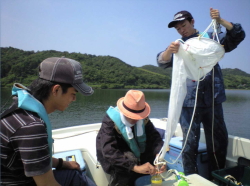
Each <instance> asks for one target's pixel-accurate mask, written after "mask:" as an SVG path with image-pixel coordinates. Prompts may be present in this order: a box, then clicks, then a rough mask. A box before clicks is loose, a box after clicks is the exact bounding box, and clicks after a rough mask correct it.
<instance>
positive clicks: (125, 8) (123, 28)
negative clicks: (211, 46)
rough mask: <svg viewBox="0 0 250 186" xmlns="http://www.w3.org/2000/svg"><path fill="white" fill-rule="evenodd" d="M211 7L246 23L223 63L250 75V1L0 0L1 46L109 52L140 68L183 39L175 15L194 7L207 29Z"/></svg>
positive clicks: (153, 62)
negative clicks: (242, 37)
mask: <svg viewBox="0 0 250 186" xmlns="http://www.w3.org/2000/svg"><path fill="white" fill-rule="evenodd" d="M210 7H212V8H214V9H218V10H219V11H220V15H221V17H222V18H223V19H226V20H227V21H230V22H233V23H241V24H242V27H243V29H244V30H245V32H246V38H245V40H244V41H243V42H242V43H241V44H240V45H239V46H238V47H237V48H236V49H235V50H233V51H232V52H230V53H227V54H226V55H225V56H224V57H223V59H222V60H221V61H220V65H221V67H222V68H233V69H234V68H238V69H241V70H243V71H245V72H247V73H250V50H249V48H250V36H249V33H250V0H208V1H205V0H188V1H187V0H1V1H0V12H1V37H0V41H1V42H0V45H1V47H14V48H18V49H22V50H25V51H35V52H36V51H44V50H56V51H61V52H63V51H68V52H70V53H71V52H77V53H78V52H79V53H82V54H92V55H98V56H99V55H101V56H107V55H109V56H113V57H117V58H119V59H121V60H122V61H123V62H125V63H127V64H130V65H132V66H136V67H141V66H143V65H154V66H157V64H156V55H157V53H159V52H160V51H163V50H165V49H166V48H167V47H168V45H169V44H170V43H171V42H173V41H175V40H177V39H180V35H179V34H178V33H177V31H176V30H175V28H168V26H167V25H168V23H169V22H170V21H172V19H173V17H174V14H175V13H177V12H178V11H180V10H187V11H189V12H190V13H191V14H192V15H193V17H194V19H195V28H196V29H198V30H199V31H201V32H202V31H204V30H205V29H206V28H207V26H208V25H209V24H210V23H211V18H210V14H209V9H210ZM222 31H223V32H225V31H226V30H225V28H222ZM59 57H60V56H59ZM66 57H67V56H66Z"/></svg>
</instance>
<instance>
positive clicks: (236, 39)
mask: <svg viewBox="0 0 250 186" xmlns="http://www.w3.org/2000/svg"><path fill="white" fill-rule="evenodd" d="M232 24H233V23H232ZM219 38H220V43H221V44H222V45H223V46H224V48H225V51H226V52H231V51H232V50H234V49H235V48H237V46H238V45H239V44H240V42H241V41H243V40H244V38H245V31H244V30H243V28H242V27H241V24H238V23H236V24H233V28H232V29H231V30H227V32H226V33H221V34H219Z"/></svg>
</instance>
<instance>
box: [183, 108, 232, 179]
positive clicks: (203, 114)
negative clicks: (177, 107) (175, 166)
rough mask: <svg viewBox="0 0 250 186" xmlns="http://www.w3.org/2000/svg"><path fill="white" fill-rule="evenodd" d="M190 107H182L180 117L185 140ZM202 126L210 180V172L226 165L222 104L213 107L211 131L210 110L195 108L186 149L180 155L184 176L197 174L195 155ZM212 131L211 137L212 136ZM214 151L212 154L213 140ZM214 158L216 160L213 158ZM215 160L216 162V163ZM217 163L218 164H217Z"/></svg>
mask: <svg viewBox="0 0 250 186" xmlns="http://www.w3.org/2000/svg"><path fill="white" fill-rule="evenodd" d="M193 109H194V108H192V107H183V108H182V113H181V117H180V124H181V127H182V132H183V138H184V140H185V139H186V135H187V131H188V128H189V125H190V121H191V118H192V113H193ZM201 123H202V124H203V128H204V132H205V138H206V145H207V154H208V166H209V170H208V171H209V173H210V175H209V178H210V179H212V176H211V171H213V170H218V169H223V168H224V167H225V163H226V154H227V145H228V133H227V128H226V125H225V122H224V116H223V108H222V104H217V105H215V106H214V127H213V130H212V108H211V107H209V108H196V112H195V115H194V120H193V124H192V128H191V130H190V132H189V135H188V140H187V144H186V147H185V149H184V151H183V154H182V160H183V166H184V173H185V174H186V175H189V174H193V173H198V169H197V154H198V145H199V140H200V124H201ZM212 131H213V136H212ZM212 139H213V140H214V149H215V151H214V152H213V140H212ZM214 156H216V159H215V157H214ZM216 160H217V161H216ZM217 162H218V164H217Z"/></svg>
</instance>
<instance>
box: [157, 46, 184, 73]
mask: <svg viewBox="0 0 250 186" xmlns="http://www.w3.org/2000/svg"><path fill="white" fill-rule="evenodd" d="M179 47H180V44H179V42H172V43H170V45H169V46H168V48H166V50H165V51H162V52H160V53H159V54H158V55H157V64H158V66H159V67H161V68H164V69H165V68H169V67H172V65H173V54H175V53H177V52H178V50H179Z"/></svg>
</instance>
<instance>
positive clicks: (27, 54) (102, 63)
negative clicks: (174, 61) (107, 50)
mask: <svg viewBox="0 0 250 186" xmlns="http://www.w3.org/2000/svg"><path fill="white" fill-rule="evenodd" d="M60 56H65V57H67V58H72V59H75V60H76V61H79V62H80V63H81V64H82V67H83V74H84V78H85V82H87V83H88V84H89V85H91V86H93V87H94V88H153V89H159V88H169V87H170V77H169V76H166V75H162V74H158V73H154V72H151V71H148V70H145V69H142V68H138V67H133V66H131V65H128V64H126V63H125V62H123V61H121V60H120V59H118V58H115V57H111V56H95V55H90V54H81V53H68V52H59V51H54V50H49V51H41V52H34V51H23V50H19V49H16V48H12V47H8V48H1V72H2V73H1V87H8V86H12V84H13V82H19V83H22V84H24V85H26V86H28V85H29V84H30V82H31V81H32V80H34V79H35V78H36V77H37V75H38V69H37V67H38V65H39V63H40V62H41V61H42V60H44V59H46V58H48V57H60Z"/></svg>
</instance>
